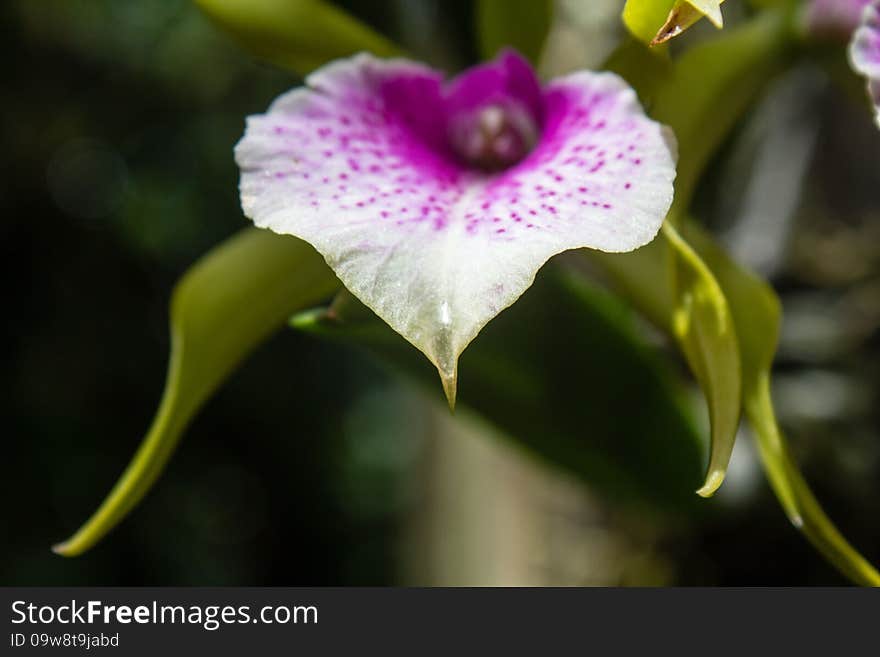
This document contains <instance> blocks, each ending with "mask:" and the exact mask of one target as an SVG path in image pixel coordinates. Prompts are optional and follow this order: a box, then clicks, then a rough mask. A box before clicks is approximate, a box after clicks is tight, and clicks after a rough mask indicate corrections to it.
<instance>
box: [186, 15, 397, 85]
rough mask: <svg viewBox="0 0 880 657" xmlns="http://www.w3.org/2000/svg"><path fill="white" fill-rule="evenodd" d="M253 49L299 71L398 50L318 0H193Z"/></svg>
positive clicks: (301, 72) (347, 16)
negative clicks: (359, 55)
mask: <svg viewBox="0 0 880 657" xmlns="http://www.w3.org/2000/svg"><path fill="white" fill-rule="evenodd" d="M195 3H196V4H197V5H198V6H199V7H200V8H201V10H202V11H203V12H204V13H205V14H206V15H207V16H208V17H209V18H210V19H211V20H213V21H214V22H215V23H217V24H218V25H219V26H220V27H222V28H223V29H225V30H227V31H228V32H229V33H230V34H232V36H234V37H235V38H236V39H237V40H238V41H239V42H240V43H241V44H242V45H243V46H245V47H246V48H247V49H248V50H250V51H251V52H252V53H254V54H255V55H257V56H258V57H262V58H263V59H267V60H269V61H270V62H273V63H275V64H278V65H279V66H282V67H284V68H288V69H291V70H293V71H295V72H297V73H299V74H301V75H304V74H306V73H309V72H310V71H312V70H314V69H316V68H318V67H319V66H321V65H322V64H325V63H326V62H328V61H330V60H333V59H338V58H340V57H345V56H347V55H352V54H354V53H357V52H360V51H367V52H371V53H373V54H374V55H378V56H380V57H387V56H391V55H396V54H398V53H399V50H398V48H397V47H396V46H395V45H394V44H393V43H391V42H390V41H389V40H387V39H386V38H385V37H383V36H382V35H380V34H378V33H376V32H374V31H373V30H372V29H371V28H369V27H367V26H366V25H364V24H363V23H361V22H360V21H358V20H357V19H355V18H353V17H351V16H349V15H348V14H346V13H345V12H344V11H342V10H341V9H339V8H338V7H335V6H334V5H333V4H331V3H329V2H323V1H322V0H195Z"/></svg>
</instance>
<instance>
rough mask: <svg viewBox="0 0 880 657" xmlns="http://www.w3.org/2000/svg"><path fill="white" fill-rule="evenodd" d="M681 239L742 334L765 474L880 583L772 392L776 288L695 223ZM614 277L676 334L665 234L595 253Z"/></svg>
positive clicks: (857, 574)
mask: <svg viewBox="0 0 880 657" xmlns="http://www.w3.org/2000/svg"><path fill="white" fill-rule="evenodd" d="M682 235H683V238H686V239H687V240H688V243H689V244H690V245H691V246H692V247H693V249H694V251H695V252H696V253H697V254H698V255H699V256H700V258H701V259H702V261H703V262H704V263H705V264H706V266H708V267H709V268H710V269H711V270H712V273H713V275H714V276H715V280H716V281H717V282H718V284H719V286H720V288H721V291H722V293H723V294H724V296H725V298H726V299H727V305H728V308H729V309H730V314H731V317H732V320H733V324H734V328H735V331H736V333H737V339H738V341H739V347H740V349H739V353H740V358H741V365H740V369H741V372H742V398H743V405H744V411H745V415H746V418H747V419H748V421H749V424H750V425H751V426H752V428H753V429H754V432H755V435H756V438H757V442H758V448H759V452H760V454H761V458H762V462H763V465H764V468H765V470H766V472H767V477H768V479H769V480H770V483H771V485H772V487H773V490H774V492H775V493H776V495H777V497H778V498H779V500H780V503H781V504H782V506H783V508H784V509H785V512H786V514H787V515H788V516H789V518H790V519H791V521H792V523H793V524H794V525H795V526H796V527H797V528H798V529H800V530H801V531H803V532H804V534H805V536H806V537H807V538H808V539H809V540H810V542H811V543H813V545H814V546H816V548H817V549H818V550H819V551H820V552H821V553H822V554H823V555H824V556H825V557H826V558H827V559H828V560H829V562H831V563H832V564H834V565H835V566H836V567H837V568H838V569H839V570H840V571H841V572H842V573H843V574H845V575H846V576H847V577H849V578H850V579H852V580H853V581H854V582H857V583H860V584H871V585H878V584H880V575H878V573H877V571H876V570H875V569H874V568H873V567H872V566H871V564H870V563H868V562H867V561H866V560H865V559H864V557H862V556H861V555H860V554H859V553H858V552H857V551H856V550H855V549H853V548H852V546H850V545H849V543H847V541H846V539H845V538H844V537H843V536H842V535H841V534H840V532H839V531H838V530H837V528H836V527H835V526H834V524H833V523H832V522H831V521H830V520H829V519H828V517H827V516H826V515H825V513H824V511H823V510H822V508H821V506H820V505H819V503H818V502H817V501H816V499H815V497H814V496H813V494H812V492H811V491H810V489H809V486H808V485H807V483H806V482H805V481H804V479H803V476H802V475H801V474H800V472H799V470H798V467H797V464H796V463H795V462H794V460H793V459H792V457H791V454H790V452H789V449H788V446H787V445H786V442H785V439H784V437H783V435H782V434H781V432H780V431H779V427H778V426H777V424H776V419H775V415H774V412H773V406H772V401H771V398H770V367H771V365H772V361H773V357H774V354H775V351H776V342H777V336H778V333H779V316H780V309H779V301H778V300H777V298H776V295H775V294H774V293H773V291H772V289H771V288H770V287H769V286H768V285H767V284H766V283H764V282H763V281H761V280H760V279H759V278H758V277H757V276H755V275H754V274H751V273H750V272H748V271H747V270H745V269H743V268H742V267H740V266H739V265H737V264H736V263H735V262H733V261H732V260H731V259H730V257H729V256H728V255H727V254H726V253H725V252H724V250H723V249H721V248H720V247H719V246H717V245H716V244H714V242H713V241H712V240H711V238H710V237H709V236H708V234H707V233H706V232H705V231H704V230H702V229H701V228H700V227H699V226H697V225H696V224H694V223H692V222H685V223H684V224H683V225H682ZM590 257H591V258H592V259H593V260H594V261H595V262H598V263H599V264H600V265H601V267H602V268H603V270H604V271H605V272H606V274H608V275H609V277H610V279H611V280H612V282H613V283H614V284H615V285H616V286H617V288H618V289H619V290H621V291H622V292H623V293H624V296H626V297H628V298H629V299H630V300H631V301H632V302H633V303H634V304H635V305H636V306H637V307H638V308H639V309H640V310H642V312H643V313H644V314H645V316H646V317H647V318H648V319H650V320H651V321H652V322H653V323H655V324H656V325H657V326H658V327H660V328H662V329H664V330H666V331H668V332H670V334H672V333H673V322H674V316H675V307H674V305H673V304H674V298H675V297H674V291H673V286H672V285H671V284H670V283H669V281H670V278H669V277H668V276H665V275H664V272H666V271H668V269H669V267H670V266H671V265H670V263H671V262H672V260H673V259H674V254H673V253H672V247H671V245H670V243H669V241H667V240H661V239H658V240H655V241H654V242H652V243H651V245H649V246H648V247H646V248H644V249H639V250H638V251H635V252H633V253H628V254H623V255H620V256H609V255H608V254H590Z"/></svg>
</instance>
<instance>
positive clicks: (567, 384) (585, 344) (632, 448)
mask: <svg viewBox="0 0 880 657" xmlns="http://www.w3.org/2000/svg"><path fill="white" fill-rule="evenodd" d="M631 320H632V316H631V314H630V312H629V310H628V309H627V308H626V307H625V306H623V305H622V304H621V303H620V302H619V301H618V300H617V299H616V297H614V296H613V295H610V294H608V293H607V292H604V291H601V290H598V289H596V288H595V287H592V286H589V285H586V284H585V283H584V282H583V281H581V280H579V279H578V278H576V277H574V275H572V274H571V273H567V272H565V271H563V270H561V269H560V268H559V267H558V266H557V265H554V264H552V263H551V264H550V265H547V266H546V267H545V268H544V269H543V270H542V272H541V273H540V274H539V275H538V278H537V279H536V282H535V284H534V285H533V286H532V288H530V289H529V290H528V291H527V292H526V293H525V294H524V295H523V296H522V297H521V298H520V300H519V301H517V303H516V304H514V305H513V306H512V307H511V308H509V309H507V310H505V311H504V312H503V313H501V314H500V315H499V316H498V317H497V318H496V319H495V320H494V321H493V322H492V323H490V324H489V325H488V326H487V327H486V328H485V329H484V330H483V332H481V334H480V335H479V336H478V337H477V339H476V340H475V341H474V342H473V343H472V344H471V346H470V347H469V348H468V350H467V352H465V354H464V356H463V363H462V372H463V375H462V378H461V382H460V387H461V390H460V401H459V407H460V408H465V409H469V410H471V411H475V412H477V413H478V414H479V415H480V416H482V417H483V418H485V419H487V420H488V421H490V422H492V423H493V424H495V425H496V426H497V427H498V428H500V429H501V430H502V431H503V432H504V433H505V434H506V435H507V436H508V437H509V438H510V439H511V440H512V441H513V443H514V444H516V445H519V446H521V447H523V448H525V449H526V450H528V452H530V453H531V454H533V455H537V456H538V457H539V458H541V459H542V460H544V461H546V462H548V463H551V464H553V465H554V466H556V467H559V468H561V469H563V470H564V471H567V472H569V473H571V474H573V475H575V476H577V477H578V478H580V479H581V480H583V481H586V482H588V483H589V484H590V485H591V486H592V487H594V488H595V489H597V490H599V491H601V492H602V493H603V494H604V495H605V496H606V498H608V499H612V500H617V501H625V502H629V503H634V504H637V505H641V506H644V507H650V508H652V509H654V510H658V509H663V510H667V511H669V510H674V511H678V512H680V511H683V510H686V511H689V512H699V511H700V510H701V509H700V505H699V504H698V498H696V497H695V496H694V495H693V492H692V491H693V489H694V488H695V487H696V486H697V485H699V481H700V478H701V472H702V459H703V456H702V455H703V449H704V447H703V442H702V441H701V439H700V437H699V435H698V433H697V431H696V429H695V428H694V426H693V424H692V423H691V421H690V419H689V417H688V412H687V404H686V402H685V401H684V400H683V398H682V396H681V391H680V389H679V388H678V385H677V377H676V376H675V375H674V373H673V372H672V371H671V370H670V368H669V366H668V365H667V364H666V363H665V361H662V360H659V359H658V358H657V353H656V351H654V350H653V349H652V348H650V347H648V346H646V344H645V343H644V341H643V340H642V339H641V338H640V337H639V334H638V332H637V331H636V329H635V326H634V325H633V324H632V322H631ZM292 324H293V326H294V327H295V328H297V329H299V330H303V331H308V332H311V333H314V334H316V335H319V336H321V337H323V338H327V339H332V340H337V341H341V342H344V343H350V344H352V345H353V346H355V347H359V348H365V349H367V350H368V351H369V352H370V353H372V354H373V355H374V356H376V357H377V358H378V360H379V361H380V362H381V363H383V364H386V365H391V366H392V367H393V368H394V369H395V370H397V371H399V372H402V373H404V374H405V375H407V376H409V377H410V378H415V379H416V380H418V381H420V382H422V383H423V384H424V387H425V389H426V390H427V391H428V392H429V393H430V394H437V396H438V401H440V400H439V394H438V393H437V390H436V381H435V379H436V372H435V371H434V370H433V368H432V367H431V366H430V365H429V364H428V363H427V362H426V361H425V359H424V358H423V357H420V354H419V352H418V351H417V350H416V349H414V348H413V347H412V346H410V345H409V344H408V343H407V342H406V341H405V340H403V339H402V338H401V337H400V336H399V335H397V334H396V333H394V332H393V331H392V330H391V329H389V328H388V326H387V325H385V324H384V323H383V322H382V321H381V320H379V319H377V318H376V317H375V315H373V314H372V312H370V311H369V310H368V309H366V308H365V307H363V306H362V305H361V304H360V303H359V302H358V301H356V300H355V299H353V298H352V297H351V296H350V295H348V294H343V295H342V296H341V297H340V298H339V299H337V301H336V302H334V304H333V305H332V306H331V308H330V309H329V310H323V309H322V310H317V311H312V312H309V313H304V314H301V315H299V316H297V317H295V318H294V319H293V320H292ZM634 409H638V412H634Z"/></svg>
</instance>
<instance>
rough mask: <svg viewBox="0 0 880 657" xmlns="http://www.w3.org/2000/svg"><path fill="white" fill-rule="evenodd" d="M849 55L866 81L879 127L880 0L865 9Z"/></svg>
mask: <svg viewBox="0 0 880 657" xmlns="http://www.w3.org/2000/svg"><path fill="white" fill-rule="evenodd" d="M849 53H850V59H851V60H852V65H853V68H854V69H855V70H856V71H857V72H859V73H861V74H862V75H864V76H865V77H866V78H867V79H868V93H869V94H870V96H871V100H872V102H873V103H874V114H875V117H876V120H877V125H878V126H880V0H873V2H871V4H869V5H868V6H867V7H865V10H864V12H863V14H862V22H861V24H860V25H859V28H858V29H857V30H856V32H855V34H854V35H853V39H852V42H851V44H850V49H849Z"/></svg>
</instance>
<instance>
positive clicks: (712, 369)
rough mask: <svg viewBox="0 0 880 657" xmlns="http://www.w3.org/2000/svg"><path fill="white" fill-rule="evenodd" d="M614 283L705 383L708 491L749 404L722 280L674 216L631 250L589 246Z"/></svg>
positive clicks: (724, 467)
mask: <svg viewBox="0 0 880 657" xmlns="http://www.w3.org/2000/svg"><path fill="white" fill-rule="evenodd" d="M585 253H586V254H587V257H588V258H590V259H591V260H592V261H593V262H596V263H597V264H599V265H600V267H601V268H602V270H603V271H604V273H605V274H606V275H607V276H609V277H610V279H611V282H612V284H613V285H614V287H615V288H616V289H617V290H618V291H620V292H621V293H622V294H623V296H625V297H626V298H628V299H629V300H630V301H631V302H632V303H633V304H634V305H635V307H637V308H638V309H639V310H640V311H641V312H642V313H643V314H644V315H645V316H646V317H647V318H648V319H649V320H651V322H653V323H654V324H655V325H656V326H658V327H659V328H661V329H662V330H664V331H666V332H667V333H669V334H670V335H672V336H673V337H674V338H675V339H676V342H677V343H678V345H679V347H680V348H681V350H682V353H683V354H684V356H685V359H686V360H687V362H688V366H689V367H690V369H691V371H692V372H693V374H694V377H695V378H696V379H697V382H698V383H699V384H700V388H701V389H702V391H703V395H704V396H705V398H706V404H707V406H708V409H709V418H710V421H711V449H710V456H709V465H708V468H707V474H706V478H705V481H704V483H703V485H702V487H700V489H699V490H698V491H697V492H698V493H699V494H700V495H703V496H709V495H711V494H712V493H714V492H715V491H716V490H717V489H718V487H719V486H720V485H721V483H722V481H723V479H724V473H725V472H726V470H727V464H728V461H729V459H730V453H731V451H732V449H733V444H734V441H735V439H736V430H737V427H738V424H739V416H740V410H741V401H742V398H741V390H742V386H741V382H742V379H741V367H740V362H739V359H740V355H739V347H738V343H737V336H736V331H735V328H734V325H733V320H732V317H731V313H730V309H729V307H728V303H727V300H726V298H725V297H724V294H723V292H722V291H721V288H720V287H719V285H718V281H717V280H716V279H715V277H714V275H713V274H712V272H711V271H710V270H709V268H708V267H707V266H706V264H705V263H704V262H703V261H702V259H701V258H700V257H699V255H697V254H696V253H695V252H694V250H693V249H692V248H691V247H690V246H689V245H688V244H687V242H685V241H684V240H683V239H682V238H681V236H680V235H679V234H678V233H677V232H676V230H675V229H674V228H673V226H672V224H671V223H670V222H668V221H667V222H666V223H665V224H664V225H663V229H662V232H661V234H660V235H659V236H658V238H657V239H655V240H654V241H653V242H651V243H650V244H649V245H647V246H645V247H643V248H641V249H638V250H636V251H633V252H631V253H624V254H607V253H599V252H585Z"/></svg>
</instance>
